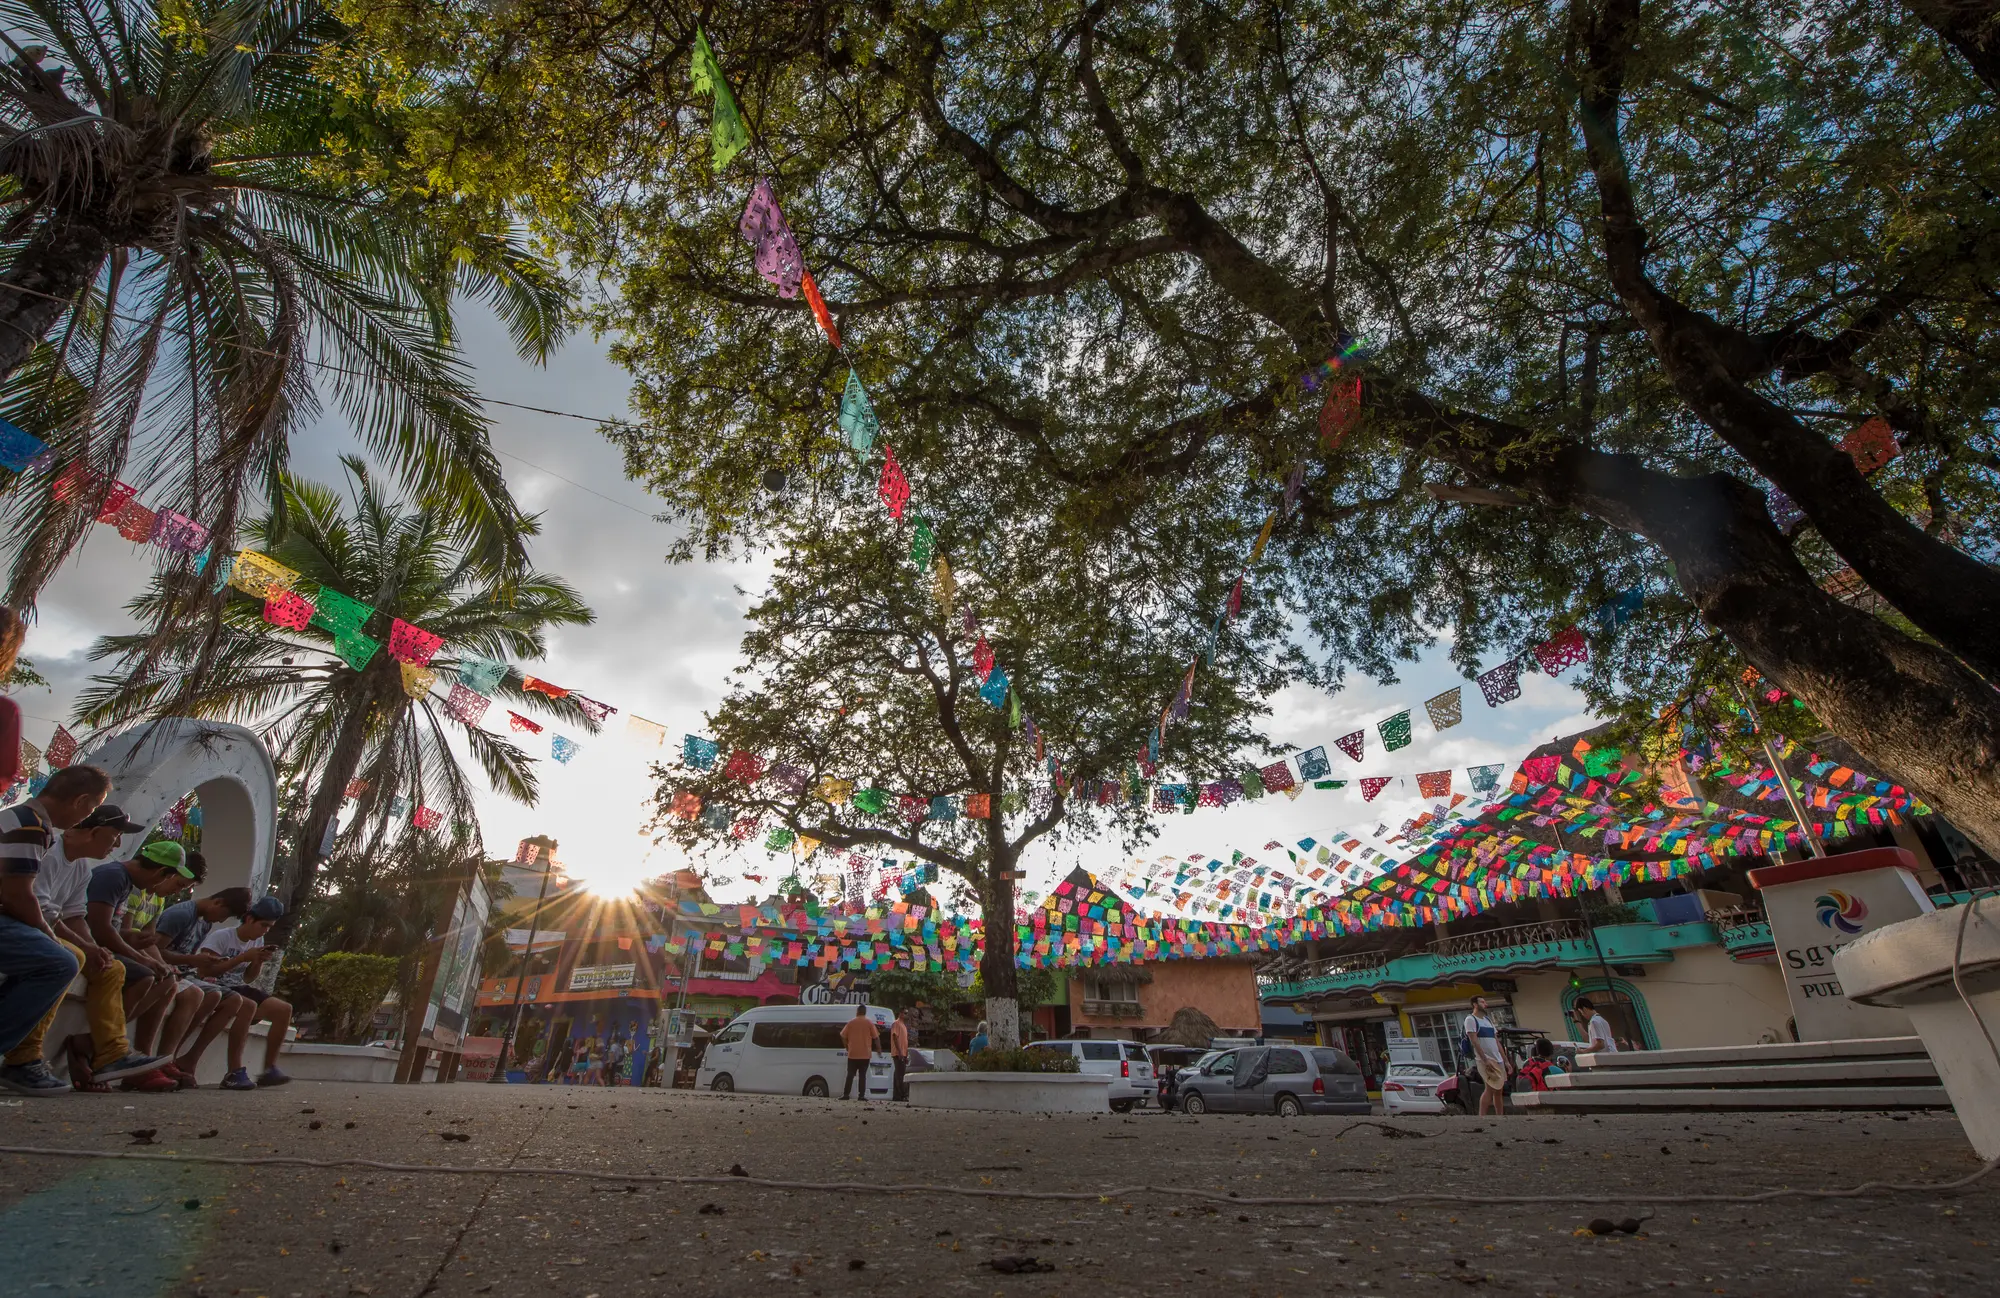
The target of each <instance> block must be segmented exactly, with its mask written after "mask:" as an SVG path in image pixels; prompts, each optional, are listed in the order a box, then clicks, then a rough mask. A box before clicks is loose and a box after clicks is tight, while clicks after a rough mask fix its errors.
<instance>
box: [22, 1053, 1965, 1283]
mask: <svg viewBox="0 0 2000 1298" xmlns="http://www.w3.org/2000/svg"><path fill="white" fill-rule="evenodd" d="M147 1130H150V1131H152V1132H153V1133H154V1134H153V1135H152V1136H151V1138H150V1140H151V1143H138V1138H135V1137H134V1136H132V1135H131V1134H129V1133H131V1132H135V1131H147ZM1391 1132H1395V1133H1401V1134H1393V1135H1392V1134H1390V1133H1391ZM208 1133H213V1134H208ZM461 1134H463V1135H466V1136H469V1137H470V1139H469V1140H465V1141H459V1140H456V1139H451V1140H447V1139H446V1138H445V1137H446V1136H447V1135H451V1136H457V1135H461ZM0 1144H5V1145H8V1146H17V1145H35V1146H45V1147H59V1148H66V1149H106V1150H132V1151H134V1152H142V1153H162V1152H171V1151H185V1152H190V1153H198V1154H224V1155H232V1156H243V1157H257V1156H264V1155H269V1154H280V1155H300V1156H305V1157H312V1158H322V1159H329V1158H343V1157H358V1158H368V1159H376V1160H382V1161H389V1162H397V1163H412V1164H419V1163H420V1164H455V1165H460V1166H473V1167H477V1168H480V1169H495V1170H494V1171H492V1172H487V1171H484V1170H482V1173H481V1174H480V1175H477V1176H442V1175H435V1174H406V1173H388V1172H380V1171H363V1170H357V1169H318V1168H296V1167H214V1166H201V1165H193V1164H177V1163H108V1162H81V1161H75V1160H66V1159H53V1158H43V1157H33V1156H11V1155H9V1156H0V1157H4V1162H5V1165H6V1168H7V1177H6V1184H5V1187H4V1188H0V1295H5V1296H6V1298H12V1295H15V1294H22V1295H27V1294H33V1295H66V1294H72V1293H76V1294H82V1293H90V1294H116V1295H120V1298H125V1296H127V1295H129V1296H130V1298H152V1296H154V1295H159V1296H162V1298H165V1296H172V1298H224V1296H232V1298H233V1296H234V1295H268V1296H270V1298H308V1296H313V1298H318V1296H322V1295H325V1296H330V1298H389V1296H390V1295H395V1296H397V1298H424V1296H426V1295H450V1296H452V1298H457V1296H459V1295H468V1296H469V1295H493V1298H514V1296H516V1295H522V1296H526V1295H536V1296H538V1298H539V1296H542V1295H551V1296H555V1298H592V1296H593V1295H595V1296H596V1298H613V1296H614V1295H620V1296H623V1295H652V1294H663V1295H664V1294H676V1295H678V1294H688V1295H702V1296H707V1295H717V1296H721V1295H731V1296H733V1295H742V1294H746V1293H780V1294H798V1295H801V1296H802V1298H803V1296H804V1295H834V1294H864V1293H865V1294H878V1293H888V1294H912V1295H930V1294H943V1293H949V1294H959V1293H963V1294H977V1295H985V1294H996V1295H1013V1294H1063V1295H1074V1294H1082V1293H1090V1294H1092V1295H1114V1294H1147V1295H1160V1294H1179V1293H1192V1292H1201V1291H1205V1290H1211V1289H1213V1290H1218V1291H1223V1292H1227V1293H1229V1294H1230V1295H1232V1298H1236V1296H1238V1295H1240V1296H1241V1298H1278V1296H1281V1295H1299V1296H1301V1298H1303V1296H1304V1295H1308V1294H1322V1293H1326V1292H1329V1291H1338V1292H1342V1293H1377V1292H1383V1293H1388V1292H1393V1293H1396V1294H1398V1295H1403V1294H1438V1293H1461V1292H1463V1291H1465V1290H1467V1289H1489V1290H1493V1291H1506V1292H1510V1293H1520V1294H1562V1295H1569V1294H1586V1295H1588V1294H1632V1293H1640V1292H1669V1291H1693V1292H1701V1293H1725V1294H1757V1295H1768V1294H1792V1293H1798V1294H1806V1293H1812V1294H1828V1293H1855V1294H1870V1293H1881V1292H1884V1291H1887V1290H1893V1291H1895V1292H1897V1293H1912V1294H1933V1293H1935V1294H1969V1293H1974V1292H1986V1291H1990V1290H1991V1288H1992V1286H1993V1285H1994V1283H1995V1281H1996V1276H2000V1269H1996V1267H1995V1262H1994V1252H1995V1250H1996V1249H2000V1213H1997V1212H1996V1209H2000V1173H1996V1174H1995V1175H1994V1176H1993V1177H1992V1178H1990V1179H1989V1180H1988V1181H1984V1182H1982V1183H1981V1184H1980V1185H1979V1186H1977V1187H1974V1188H1973V1189H1971V1190H1969V1191H1966V1192H1963V1193H1960V1194H1956V1195H1949V1196H1938V1195H1922V1196H1917V1195H1904V1196H1896V1197H1875V1198H1867V1199H1860V1200H1849V1201H1820V1202H1800V1201H1781V1202H1778V1203H1772V1204H1761V1205H1754V1206H1700V1207H1668V1206H1662V1205H1659V1204H1657V1203H1655V1202H1653V1200H1655V1199H1657V1198H1658V1197H1659V1196H1661V1195H1669V1194H1689V1193H1710V1192H1717V1193H1733V1192H1749V1191H1755V1190H1760V1189H1766V1188H1771V1187H1776V1186H1785V1185H1790V1186H1822V1187H1837V1186H1844V1185H1851V1184H1855V1183H1857V1182H1860V1181H1863V1180H1867V1179H1874V1178H1893V1179H1899V1180H1923V1181H1931V1180H1946V1179H1950V1178H1953V1177H1958V1176H1963V1175H1965V1174H1967V1173H1970V1172H1973V1171H1976V1170H1977V1168H1978V1164H1977V1161H1976V1160H1975V1159H1974V1158H1973V1156H1972V1153H1971V1150H1970V1148H1969V1147H1968V1146H1967V1145H1966V1143H1965V1140H1964V1138H1963V1136H1962V1135H1961V1134H1960V1132H1959V1130H1958V1126H1957V1124H1956V1122H1955V1121H1954V1120H1953V1119H1952V1118H1951V1117H1950V1116H1949V1115H1895V1116H1890V1115H1877V1114H1865V1115H1862V1114H1848V1115H1817V1114H1815V1115H1755V1116H1693V1115H1672V1116H1650V1115H1633V1116H1629V1117H1603V1118H1578V1117H1556V1116H1517V1117H1509V1118H1506V1119H1503V1120H1490V1119H1468V1118H1462V1117H1450V1118H1403V1119H1396V1120H1393V1121H1387V1122H1381V1123H1376V1124H1364V1125H1358V1126H1357V1125H1355V1120H1354V1119H1351V1118H1301V1119H1291V1120H1282V1119H1278V1118H1275V1117H1261V1118H1260V1117H1222V1116H1209V1117H1204V1118H1198V1119H1197V1118H1188V1117H1184V1116H1177V1115H1176V1116H1163V1115H1159V1114H1145V1113H1141V1114H1135V1115H1133V1116H1131V1117H1116V1116H1110V1115H1107V1116H1104V1117H1101V1118H1089V1117H1039V1118H1037V1117H1015V1116H1010V1115H997V1114H965V1113H956V1112H945V1111H939V1110H921V1109H911V1108H909V1107H908V1106H890V1105H884V1104H867V1105H864V1104H859V1103H849V1104H842V1103H840V1102H838V1101H827V1100H817V1101H816V1100H806V1099H777V1098H772V1097H760V1096H744V1095H730V1096H718V1095H708V1094H690V1093H687V1092H660V1091H643V1090H630V1089H617V1090H605V1089H588V1088H562V1087H533V1088H530V1087H522V1086H505V1087H489V1086H481V1085H471V1084H460V1085H453V1086H435V1085H431V1086H412V1087H389V1086H360V1085H347V1084H336V1083H320V1084H313V1083H295V1084H293V1085H291V1086H288V1087H284V1088H282V1089H279V1090H274V1091H260V1092H256V1093H254V1094H241V1095H239V1094H232V1093H225V1092H221V1091H216V1090H201V1091H194V1092H186V1093H182V1094H178V1095H166V1096H135V1095H113V1096H66V1097H63V1098H60V1099H53V1100H42V1101H32V1100H31V1101H22V1102H19V1103H17V1104H11V1105H8V1106H6V1107H0ZM532 1165H551V1166H560V1167H564V1168H585V1169H593V1170H600V1171H612V1172H619V1171H645V1172H654V1173H670V1174H682V1173H696V1174H713V1175H726V1174H727V1173H729V1171H730V1170H731V1168H732V1167H736V1166H740V1167H741V1168H743V1169H744V1170H745V1171H746V1172H748V1173H750V1174H751V1175H753V1176H757V1177H770V1178H780V1179H796V1180H801V1181H811V1182H815V1183H826V1182H835V1181H846V1180H863V1181H869V1182H872V1183H883V1182H913V1183H927V1184H932V1185H952V1186H990V1187H1004V1188H1014V1189H1038V1190H1050V1189H1056V1190H1099V1189H1104V1188H1108V1187H1117V1186H1129V1185H1134V1184H1151V1185H1159V1186H1178V1187H1190V1188H1198V1189H1205V1190H1213V1191H1216V1192H1219V1193H1222V1194H1225V1195H1226V1194H1229V1193H1231V1192H1234V1193H1235V1194H1236V1195H1238V1196H1260V1195H1300V1194H1393V1193H1400V1192H1407V1191H1413V1190H1425V1191H1431V1190H1438V1191H1449V1192H1454V1193H1464V1194H1469V1195H1473V1196H1476V1197H1479V1198H1485V1197H1487V1196H1491V1195H1494V1194H1558V1193H1569V1192H1575V1191H1582V1192H1585V1193H1586V1194H1587V1196H1588V1197H1587V1199H1586V1200H1585V1201H1583V1202H1577V1203H1567V1204H1556V1205H1549V1206H1534V1207H1496V1206H1485V1205H1481V1204H1456V1203H1455V1204H1441V1205H1435V1206H1432V1205H1398V1206H1393V1207H1345V1208H1324V1207H1315V1208H1299V1207H1251V1206H1247V1205H1229V1204H1221V1205H1218V1204H1206V1203H1200V1202H1195V1201H1190V1200H1184V1199H1183V1200H1175V1199H1170V1198H1166V1197H1162V1196H1158V1195H1144V1194H1134V1195H1130V1196H1119V1197H1114V1198H1112V1199H1110V1200H1107V1201H1102V1202H1100V1201H1098V1200H1096V1199H1095V1198H1093V1199H1091V1200H1090V1201H1088V1202H1083V1203H1075V1202H1030V1201H1006V1200H971V1199H963V1198H957V1197H952V1196H946V1195H936V1194H911V1195H900V1196H894V1197H883V1196H875V1195H860V1194H852V1193H840V1192H832V1193H828V1192H804V1191H785V1190H777V1189H771V1188H764V1187H758V1186H754V1185H749V1184H743V1183H740V1182H738V1183H733V1184H723V1185H716V1186H658V1185H642V1184H636V1183H630V1182H615V1181H614V1182H593V1181H588V1180H582V1179H577V1178H572V1177H565V1176H559V1175H554V1174H548V1173H544V1174H538V1175H526V1176H524V1175H510V1174H503V1173H499V1172H498V1171H497V1169H501V1168H505V1167H509V1166H513V1167H517V1168H518V1167H522V1166H532ZM1626 1216H1639V1217H1649V1219H1648V1220H1647V1221H1646V1222H1645V1223H1644V1225H1643V1227H1642V1229H1641V1231H1640V1233H1638V1234H1636V1235H1624V1234H1613V1235H1608V1236H1603V1237H1599V1236H1593V1235H1590V1234H1588V1233H1581V1234H1580V1233H1578V1232H1579V1230H1580V1229H1581V1228H1583V1227H1584V1226H1585V1225H1586V1223H1588V1222H1589V1221H1590V1220H1591V1219H1593V1218H1598V1217H1607V1218H1612V1219H1618V1218H1623V1217H1626ZM1028 1258H1033V1259H1034V1262H1033V1263H1032V1264H1028V1263H1026V1262H1025V1261H1024V1260H1025V1259H1028ZM996 1261H998V1262H1000V1263H1001V1265H1002V1267H1004V1268H1006V1269H1004V1270H996V1269H995V1267H994V1265H993V1264H994V1263H995V1262H996ZM1044 1267H1053V1269H1052V1270H1044V1269H1042V1268H1044Z"/></svg>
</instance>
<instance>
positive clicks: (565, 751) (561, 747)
mask: <svg viewBox="0 0 2000 1298" xmlns="http://www.w3.org/2000/svg"><path fill="white" fill-rule="evenodd" d="M582 747H583V745H582V744H579V743H578V742H576V740H574V739H571V738H570V737H569V736H567V735H557V736H556V737H555V738H553V739H551V740H549V756H551V757H553V758H555V759H556V760H557V761H559V762H561V763H562V764H563V765H565V766H567V765H569V759H570V758H572V757H575V756H576V754H577V750H578V749H580V748H582Z"/></svg>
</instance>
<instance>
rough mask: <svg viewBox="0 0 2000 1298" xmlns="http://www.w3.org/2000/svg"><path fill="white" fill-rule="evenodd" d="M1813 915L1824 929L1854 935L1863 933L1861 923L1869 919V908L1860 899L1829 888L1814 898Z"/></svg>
mask: <svg viewBox="0 0 2000 1298" xmlns="http://www.w3.org/2000/svg"><path fill="white" fill-rule="evenodd" d="M1813 913H1814V914H1815V915H1817V916H1818V917H1819V922H1820V925H1821V926H1822V927H1824V928H1828V929H1832V930H1834V931H1835V932H1839V933H1846V934H1849V935H1852V934H1855V933H1859V932H1860V931H1861V921H1862V920H1864V919H1867V918H1868V906H1867V903H1865V902H1863V901H1862V900H1861V898H1859V897H1854V896H1850V895H1849V894H1847V893H1844V892H1839V891H1836V890H1834V889H1831V888H1829V889H1828V890H1827V891H1825V892H1823V893H1821V894H1820V895H1819V896H1817V897H1815V898H1813Z"/></svg>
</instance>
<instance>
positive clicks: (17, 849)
mask: <svg viewBox="0 0 2000 1298" xmlns="http://www.w3.org/2000/svg"><path fill="white" fill-rule="evenodd" d="M110 792H111V777H110V776H109V775H106V774H105V773H104V772H103V771H102V770H100V769H98V768H97V767H95V766H66V767H64V768H63V769H61V770H59V771H57V772H56V773H55V774H53V775H51V776H49V782H48V783H47V784H46V785H44V786H43V788H42V792H41V794H40V796H38V797H33V798H29V799H28V800H27V801H26V802H21V803H16V804H15V805H14V806H11V807H8V808H6V809H5V810H4V811H0V975H5V981H4V982H0V1054H6V1053H10V1052H12V1051H13V1050H14V1049H15V1048H16V1047H18V1046H19V1045H20V1044H21V1042H22V1041H23V1040H24V1039H25V1038H26V1037H27V1035H28V1034H29V1033H30V1032H32V1031H34V1028H35V1025H36V1024H38V1023H40V1022H41V1021H42V1016H43V1015H45V1014H47V1013H48V1012H49V1009H50V1008H51V1007H52V1006H54V1005H55V1004H56V1002H57V1001H60V1000H61V999H62V995H63V992H64V991H65V990H67V989H68V987H69V983H70V979H72V978H74V977H76V971H77V960H76V957H75V956H73V955H71V954H70V953H69V951H68V950H67V949H65V948H64V947H63V945H62V943H60V942H58V941H56V939H55V937H54V935H53V934H51V933H50V932H49V925H48V921H47V920H46V919H44V918H43V917H42V907H41V903H40V902H38V901H37V900H36V899H35V876H36V875H37V874H39V873H40V872H41V868H42V856H43V855H44V854H45V853H46V852H47V851H48V850H49V849H50V848H51V847H53V846H55V841H56V835H57V834H58V833H60V832H61V831H63V830H65V829H70V828H73V827H74V826H75V825H76V823H77V822H78V821H80V820H82V819H83V818H84V817H85V816H87V815H89V814H90V813H91V812H93V811H95V810H96V809H97V805H98V804H99V803H101V802H103V801H104V799H105V798H106V796H108V795H109V794H110ZM38 1053H39V1052H38ZM0 1086H5V1087H6V1088H7V1089H8V1090H11V1091H18V1092H20V1093H21V1094H23V1095H53V1094H56V1093H58V1092H61V1091H65V1090H68V1089H69V1088H68V1087H66V1086H64V1085H63V1084H62V1082H61V1081H60V1080H58V1079H57V1078H56V1076H55V1074H53V1073H51V1072H50V1071H49V1069H48V1065H46V1064H44V1063H43V1062H42V1061H41V1059H40V1058H39V1057H38V1058H36V1059H34V1060H33V1061H31V1062H23V1063H20V1064H8V1065H5V1066H0Z"/></svg>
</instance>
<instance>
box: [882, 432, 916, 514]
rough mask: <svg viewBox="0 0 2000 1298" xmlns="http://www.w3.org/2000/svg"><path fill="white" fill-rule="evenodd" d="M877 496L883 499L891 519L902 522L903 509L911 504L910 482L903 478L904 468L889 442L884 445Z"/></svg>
mask: <svg viewBox="0 0 2000 1298" xmlns="http://www.w3.org/2000/svg"><path fill="white" fill-rule="evenodd" d="M875 494H876V495H878V496H880V497H881V498H882V504H883V505H884V506H886V507H887V508H888V510H889V517H891V518H893V519H897V520H898V521H900V520H901V519H902V517H903V507H904V506H905V505H907V504H909V503H910V480H909V479H908V478H906V477H904V476H903V466H902V465H900V464H898V463H896V448H895V447H893V446H891V445H889V443H887V442H884V443H882V480H881V481H880V482H879V483H877V484H876V487H875Z"/></svg>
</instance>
